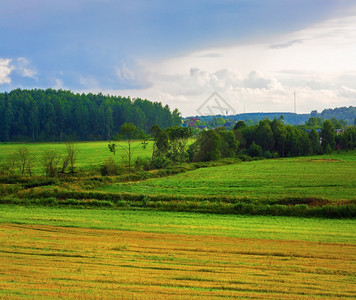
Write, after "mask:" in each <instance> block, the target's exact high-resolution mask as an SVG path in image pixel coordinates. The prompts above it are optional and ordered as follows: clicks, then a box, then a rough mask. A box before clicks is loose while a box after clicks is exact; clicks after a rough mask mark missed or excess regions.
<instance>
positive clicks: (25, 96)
mask: <svg viewBox="0 0 356 300" xmlns="http://www.w3.org/2000/svg"><path fill="white" fill-rule="evenodd" d="M124 123H133V124H134V125H135V126H137V128H138V129H139V130H144V131H145V132H149V130H150V129H151V127H152V126H153V125H155V124H158V125H159V126H160V127H161V128H163V129H165V128H167V127H171V126H177V125H180V124H181V116H180V113H179V111H178V110H177V109H175V110H173V111H171V110H170V108H169V107H168V105H166V106H163V105H162V103H159V102H150V101H148V100H143V99H140V98H137V99H131V98H124V97H120V96H109V95H108V96H104V95H103V94H101V93H99V94H92V93H89V94H74V93H72V92H71V91H64V90H53V89H46V90H41V89H34V90H21V89H16V90H13V91H11V92H10V93H6V92H5V93H0V142H8V141H83V140H84V141H85V140H110V139H112V137H113V135H114V134H115V133H116V132H119V131H120V128H121V125H123V124H124Z"/></svg>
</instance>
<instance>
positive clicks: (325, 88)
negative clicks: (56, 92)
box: [0, 0, 356, 116]
mask: <svg viewBox="0 0 356 300" xmlns="http://www.w3.org/2000/svg"><path fill="white" fill-rule="evenodd" d="M14 88H56V89H58V88H61V89H70V90H72V91H74V92H102V93H103V94H113V95H122V96H131V97H133V98H134V97H141V98H147V99H149V100H152V101H160V102H162V103H164V104H168V105H169V106H170V107H171V108H176V107H177V108H178V109H179V110H180V111H181V112H182V114H183V116H188V115H195V114H197V110H198V109H199V108H201V107H202V106H203V108H202V109H204V103H205V102H206V100H207V99H209V97H210V95H211V94H212V93H213V92H217V93H218V94H219V95H220V96H221V97H222V98H223V99H224V103H225V104H226V107H229V111H230V113H232V112H236V113H243V112H244V111H245V112H274V111H278V112H288V111H290V112H293V111H294V92H295V93H296V99H297V112H299V113H303V112H310V111H311V110H315V109H316V110H318V111H321V110H323V109H324V108H334V107H340V106H350V105H356V2H355V0H194V1H192V0H180V1H174V0H130V1H128V0H127V1H126V0H0V91H1V92H4V91H11V90H12V89H14ZM203 113H205V112H203Z"/></svg>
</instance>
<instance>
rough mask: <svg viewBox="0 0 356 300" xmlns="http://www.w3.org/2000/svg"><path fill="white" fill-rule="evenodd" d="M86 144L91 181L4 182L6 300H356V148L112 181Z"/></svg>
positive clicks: (1, 221) (97, 152)
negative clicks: (320, 154) (333, 299)
mask: <svg viewBox="0 0 356 300" xmlns="http://www.w3.org/2000/svg"><path fill="white" fill-rule="evenodd" d="M18 146H19V145H15V144H12V145H9V144H8V145H6V144H3V145H0V157H5V156H6V153H9V152H11V151H16V149H17V147H18ZM27 146H28V148H29V149H30V151H31V152H33V153H36V156H37V157H40V156H41V153H43V152H44V151H46V150H48V149H57V151H58V152H61V151H62V153H64V152H65V145H61V144H38V145H34V144H29V145H27ZM151 147H152V144H150V145H149V148H148V149H146V150H141V148H140V149H137V152H136V156H137V155H140V156H142V157H148V156H150V155H151V151H152V148H151ZM78 148H79V150H80V152H79V155H78V164H77V166H78V175H79V176H78V175H74V176H71V175H68V177H62V178H55V179H52V178H45V177H43V176H34V177H32V178H31V177H27V176H12V177H11V176H10V177H8V176H2V177H1V183H0V202H1V203H2V204H0V298H4V299H22V298H30V299H41V298H44V299H78V298H80V299H99V298H100V299H101V298H106V299H201V298H206V299H221V298H227V299H236V298H254V299H282V298H283V299H296V298H298V299H303V298H304V299H310V298H322V299H325V298H345V299H354V298H355V297H356V292H355V291H356V281H355V278H356V272H355V269H356V264H355V262H356V221H355V219H354V216H355V201H356V199H355V195H356V155H355V154H356V153H355V151H353V152H351V151H350V152H343V153H340V154H333V155H328V156H326V155H325V156H314V157H299V158H283V159H274V160H260V161H250V162H238V161H235V163H233V164H227V165H220V166H214V167H212V166H211V164H194V165H193V164H192V165H182V166H173V167H171V168H170V169H166V170H159V171H157V170H151V171H142V170H141V171H138V172H136V173H135V172H134V173H130V174H123V175H119V176H113V177H102V176H100V175H98V173H95V172H94V171H93V170H96V169H97V167H98V166H99V165H100V164H101V163H102V161H103V160H105V158H106V157H108V156H110V155H112V154H111V153H110V152H109V151H108V149H107V143H106V142H100V143H99V142H98V143H79V144H78ZM117 156H118V157H117V160H118V159H119V157H120V155H117ZM231 162H233V161H230V163H231ZM220 163H221V164H222V163H223V162H220ZM209 166H210V167H209ZM195 168H196V169H195ZM36 171H37V174H41V172H42V171H41V166H40V165H38V166H37V170H36ZM174 172H176V173H177V172H178V174H175V175H171V176H168V175H169V174H172V173H174ZM146 178H150V179H146ZM14 204H17V205H14ZM104 206H105V207H106V208H96V207H104ZM178 211H181V212H178ZM194 211H196V212H199V211H204V212H210V213H206V214H203V213H194ZM214 212H219V213H221V214H214ZM243 214H245V215H243ZM248 214H253V215H263V216H247V215H248ZM268 215H269V216H268ZM272 215H285V216H289V217H281V216H272ZM292 215H297V216H308V217H309V218H302V217H300V218H296V217H290V216H292ZM313 216H318V217H324V218H310V217H313ZM325 217H326V218H325ZM328 217H329V218H339V219H328Z"/></svg>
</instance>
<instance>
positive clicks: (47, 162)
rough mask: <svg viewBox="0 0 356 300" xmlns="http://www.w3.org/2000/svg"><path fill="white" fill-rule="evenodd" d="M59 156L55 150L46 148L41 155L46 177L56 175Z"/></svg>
mask: <svg viewBox="0 0 356 300" xmlns="http://www.w3.org/2000/svg"><path fill="white" fill-rule="evenodd" d="M59 160H60V158H59V157H58V154H57V152H56V151H55V150H48V151H46V152H45V153H44V155H43V166H44V169H45V174H46V176H47V177H57V175H58V169H57V166H58V163H59Z"/></svg>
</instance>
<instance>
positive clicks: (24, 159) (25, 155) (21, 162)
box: [16, 147, 35, 176]
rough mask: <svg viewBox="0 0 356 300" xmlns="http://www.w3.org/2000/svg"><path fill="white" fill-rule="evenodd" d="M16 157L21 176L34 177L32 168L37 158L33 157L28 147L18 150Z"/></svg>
mask: <svg viewBox="0 0 356 300" xmlns="http://www.w3.org/2000/svg"><path fill="white" fill-rule="evenodd" d="M16 156H17V161H18V168H19V172H20V174H21V175H25V174H26V173H28V175H30V176H32V166H33V162H34V160H35V156H34V155H32V154H31V153H30V151H29V150H28V148H26V147H20V148H18V150H17V152H16Z"/></svg>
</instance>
